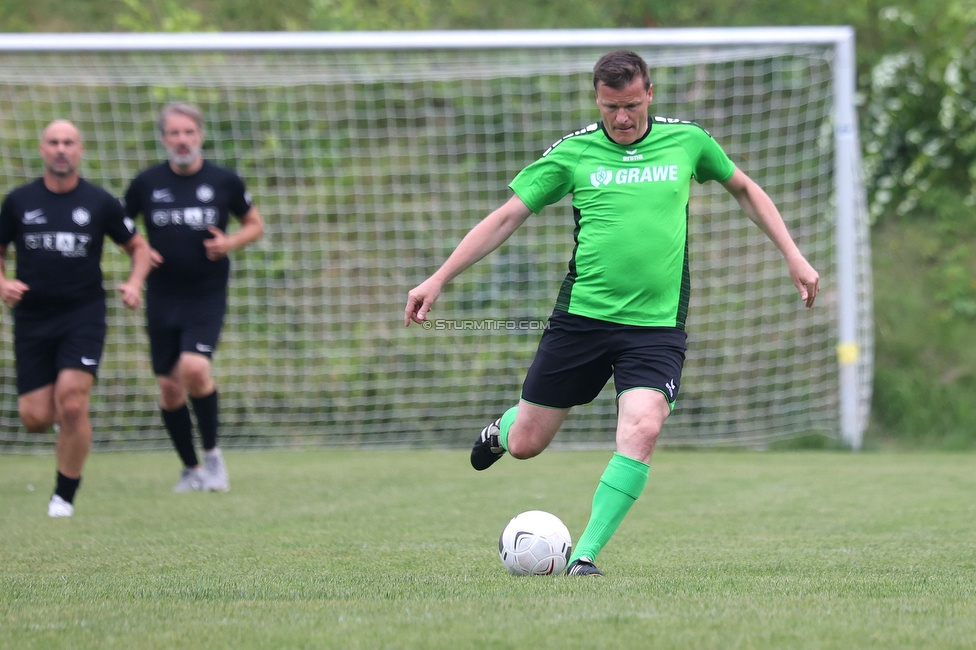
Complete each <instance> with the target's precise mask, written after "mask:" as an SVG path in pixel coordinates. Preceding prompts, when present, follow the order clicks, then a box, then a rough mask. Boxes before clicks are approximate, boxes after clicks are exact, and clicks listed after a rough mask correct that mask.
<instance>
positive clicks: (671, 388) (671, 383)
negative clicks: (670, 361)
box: [664, 379, 676, 399]
mask: <svg viewBox="0 0 976 650" xmlns="http://www.w3.org/2000/svg"><path fill="white" fill-rule="evenodd" d="M664 387H665V388H667V389H668V395H669V396H670V397H671V399H674V391H675V389H676V386H675V385H674V380H673V379H672V380H671V381H669V382H668V383H666V384H664Z"/></svg>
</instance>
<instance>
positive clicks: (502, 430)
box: [498, 406, 518, 451]
mask: <svg viewBox="0 0 976 650" xmlns="http://www.w3.org/2000/svg"><path fill="white" fill-rule="evenodd" d="M517 412H518V407H517V406H513V407H512V408H510V409H508V410H507V411H505V412H504V413H503V414H502V421H501V422H499V423H498V429H499V431H498V444H500V445H501V446H502V447H503V448H504V449H505V451H508V431H509V429H511V428H512V423H513V422H515V414H516V413H517Z"/></svg>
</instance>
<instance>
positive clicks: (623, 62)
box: [593, 50, 651, 90]
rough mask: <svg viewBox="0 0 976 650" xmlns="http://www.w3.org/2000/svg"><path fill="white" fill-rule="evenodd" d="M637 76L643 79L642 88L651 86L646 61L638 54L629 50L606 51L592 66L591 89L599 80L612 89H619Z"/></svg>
mask: <svg viewBox="0 0 976 650" xmlns="http://www.w3.org/2000/svg"><path fill="white" fill-rule="evenodd" d="M638 77H640V78H641V79H642V80H643V81H644V90H647V89H649V88H650V87H651V74H650V72H648V70H647V62H646V61H644V59H642V58H641V57H640V55H638V54H636V53H634V52H631V51H630V50H614V51H613V52H607V53H606V54H604V55H603V56H601V57H600V60H599V61H597V62H596V65H595V66H593V90H596V89H597V86H599V85H600V82H603V83H604V84H605V85H607V86H609V87H610V88H613V89H614V90H620V89H621V88H624V87H625V86H627V85H628V84H630V83H631V82H632V81H633V80H634V79H636V78H638Z"/></svg>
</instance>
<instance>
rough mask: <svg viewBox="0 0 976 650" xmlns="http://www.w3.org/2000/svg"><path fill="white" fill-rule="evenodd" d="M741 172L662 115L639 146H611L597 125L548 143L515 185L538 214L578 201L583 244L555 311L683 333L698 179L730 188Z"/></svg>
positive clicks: (711, 145)
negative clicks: (691, 200)
mask: <svg viewBox="0 0 976 650" xmlns="http://www.w3.org/2000/svg"><path fill="white" fill-rule="evenodd" d="M734 172H735V165H733V164H732V161H731V160H729V157H728V156H727V155H726V154H725V152H724V151H723V150H722V148H721V147H720V146H719V145H718V143H717V142H715V140H714V139H713V138H712V137H711V136H710V135H709V134H708V132H707V131H705V130H704V129H703V128H701V127H700V126H698V125H697V124H694V123H691V122H683V121H679V120H672V119H664V118H659V117H655V118H651V120H650V129H649V131H648V133H647V135H645V136H644V137H643V138H641V139H640V140H638V141H636V142H634V143H633V144H629V145H620V144H617V143H615V142H613V141H612V140H611V139H610V138H609V137H608V136H607V134H606V132H605V131H604V129H603V125H602V124H599V123H598V124H591V125H589V126H587V127H586V128H583V129H580V130H579V131H576V132H575V133H571V134H570V135H567V136H565V137H563V138H562V139H560V140H559V141H558V142H556V144H554V145H552V146H551V147H549V149H548V150H547V151H546V152H545V153H544V154H542V157H541V158H540V159H539V160H537V161H535V162H534V163H532V164H531V165H529V166H528V167H526V168H525V169H523V170H522V171H521V172H520V173H519V174H518V176H516V177H515V179H514V180H513V181H512V182H511V184H510V187H511V189H512V191H513V192H515V194H516V195H517V196H518V197H519V198H520V199H521V200H522V201H523V202H524V203H525V205H526V206H528V208H529V209H530V210H532V212H535V213H538V212H539V211H541V210H542V209H543V208H544V207H545V206H547V205H550V204H552V203H555V202H556V201H558V200H559V199H561V198H563V197H564V196H566V195H567V194H572V195H573V214H574V217H575V221H576V228H575V231H574V234H573V237H574V239H575V242H576V246H575V248H574V250H573V257H572V259H571V260H570V262H569V272H568V273H567V274H566V279H565V280H564V281H563V284H562V288H561V289H560V291H559V297H558V298H557V299H556V309H560V310H563V311H566V312H569V313H571V314H577V315H579V316H587V317H589V318H597V319H600V320H605V321H610V322H612V323H620V324H623V325H642V326H653V327H677V328H680V329H684V326H685V318H686V316H687V313H688V297H689V293H690V282H689V278H688V196H689V193H690V191H691V179H695V180H696V181H698V182H699V183H704V182H706V181H711V180H715V181H719V182H725V181H727V180H728V179H729V178H731V177H732V174H733V173H734Z"/></svg>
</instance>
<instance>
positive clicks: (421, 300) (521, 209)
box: [403, 196, 532, 325]
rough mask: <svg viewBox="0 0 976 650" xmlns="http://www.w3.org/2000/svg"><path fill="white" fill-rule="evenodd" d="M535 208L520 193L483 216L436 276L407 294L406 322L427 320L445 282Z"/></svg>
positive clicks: (501, 240) (496, 244) (500, 240)
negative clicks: (526, 202) (524, 201)
mask: <svg viewBox="0 0 976 650" xmlns="http://www.w3.org/2000/svg"><path fill="white" fill-rule="evenodd" d="M530 214H532V211H531V210H529V208H528V206H526V205H525V203H523V202H522V199H520V198H519V197H517V196H513V197H512V198H510V199H509V200H508V201H507V202H506V203H505V204H504V205H502V206H501V207H500V208H498V209H497V210H495V211H494V212H492V213H491V214H489V215H488V216H487V217H485V218H484V219H482V220H481V221H480V222H479V223H478V225H476V226H475V227H474V228H472V229H471V230H470V231H469V232H468V234H467V235H465V236H464V239H462V240H461V243H460V244H458V245H457V248H455V249H454V252H453V253H451V255H450V256H449V257H448V258H447V261H445V262H444V264H442V265H441V267H440V268H439V269H437V270H436V271H435V272H434V274H433V275H431V276H430V277H429V278H427V279H426V280H424V281H423V282H422V283H421V284H419V285H417V286H416V287H414V288H413V289H412V290H411V291H410V292H409V293H408V294H407V306H406V308H405V309H404V310H403V324H404V325H410V322H411V321H413V322H414V323H422V322H424V321H425V320H426V319H427V312H429V311H430V307H431V305H433V304H434V301H435V300H437V296H439V295H440V293H441V289H442V288H443V287H444V285H445V284H447V283H448V282H450V281H451V280H453V279H454V278H455V277H456V276H457V275H458V274H459V273H461V271H463V270H465V269H466V268H468V267H469V266H471V265H473V264H474V263H475V262H477V261H478V260H480V259H481V258H483V257H485V256H486V255H488V253H490V252H492V251H493V250H495V249H496V248H498V247H499V246H501V245H502V244H503V243H504V242H505V240H506V239H508V238H509V237H510V236H511V235H512V233H513V232H515V231H516V230H517V229H518V227H519V226H521V225H522V224H523V223H525V220H526V219H528V218H529V215H530Z"/></svg>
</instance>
